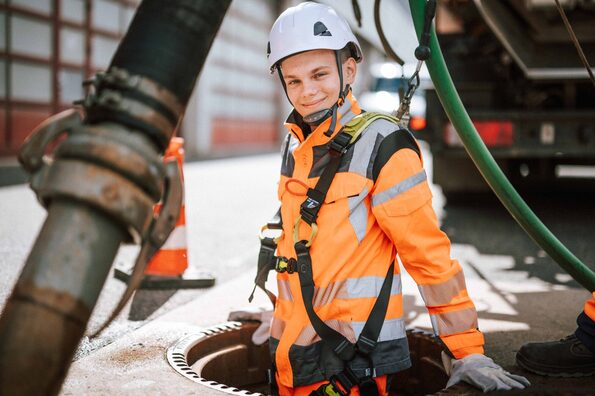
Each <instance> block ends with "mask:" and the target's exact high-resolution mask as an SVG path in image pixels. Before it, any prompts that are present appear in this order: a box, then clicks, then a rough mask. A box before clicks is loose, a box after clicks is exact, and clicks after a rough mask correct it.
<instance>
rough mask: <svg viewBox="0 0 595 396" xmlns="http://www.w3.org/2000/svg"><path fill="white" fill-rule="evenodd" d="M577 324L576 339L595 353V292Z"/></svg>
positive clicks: (577, 319)
mask: <svg viewBox="0 0 595 396" xmlns="http://www.w3.org/2000/svg"><path fill="white" fill-rule="evenodd" d="M576 323H577V324H578V328H577V329H576V332H575V335H576V338H578V339H579V340H580V341H581V342H582V343H583V344H585V346H586V347H587V348H589V350H590V351H591V352H593V353H595V292H593V298H592V299H590V300H589V301H587V302H586V303H585V309H584V311H583V312H581V314H580V315H579V316H578V318H576Z"/></svg>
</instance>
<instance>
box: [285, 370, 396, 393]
mask: <svg viewBox="0 0 595 396" xmlns="http://www.w3.org/2000/svg"><path fill="white" fill-rule="evenodd" d="M374 381H376V385H377V386H378V394H379V395H380V396H388V392H387V391H386V375H382V376H380V377H376V378H374ZM326 383H328V381H321V382H316V383H314V384H310V385H304V386H298V387H297V388H288V387H286V386H284V385H283V384H281V383H280V382H279V379H277V384H278V386H279V396H308V395H310V393H311V392H313V391H315V390H316V389H318V388H320V386H321V385H323V384H326ZM349 396H366V395H361V394H360V392H359V388H358V387H357V386H355V387H353V389H351V393H349Z"/></svg>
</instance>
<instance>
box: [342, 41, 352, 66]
mask: <svg viewBox="0 0 595 396" xmlns="http://www.w3.org/2000/svg"><path fill="white" fill-rule="evenodd" d="M355 52H356V50H355V48H353V44H351V43H347V45H346V46H345V47H343V48H341V49H340V50H339V60H340V61H341V64H343V63H345V61H346V60H347V59H349V58H354V59H355V55H354V54H355Z"/></svg>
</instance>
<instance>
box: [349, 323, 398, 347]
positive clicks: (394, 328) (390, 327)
mask: <svg viewBox="0 0 595 396" xmlns="http://www.w3.org/2000/svg"><path fill="white" fill-rule="evenodd" d="M365 325H366V322H351V326H352V327H353V332H354V333H355V338H356V339H357V338H359V335H360V334H361V333H362V330H363V329H364V326H365ZM405 337H407V334H406V333H405V321H404V320H403V318H397V319H388V320H385V321H384V323H383V324H382V329H381V330H380V336H378V342H380V341H391V340H398V339H399V338H405Z"/></svg>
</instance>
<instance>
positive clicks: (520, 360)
mask: <svg viewBox="0 0 595 396" xmlns="http://www.w3.org/2000/svg"><path fill="white" fill-rule="evenodd" d="M523 360H524V357H523V356H521V355H517V356H516V362H517V364H518V365H519V366H520V367H522V368H524V369H525V370H527V371H530V372H532V373H535V374H539V375H543V376H546V377H561V378H580V377H590V376H592V375H595V368H593V369H587V371H586V372H573V373H568V372H566V373H565V372H550V371H546V370H547V369H546V370H542V369H536V368H535V367H532V366H530V365H528V364H527V363H526V362H525V361H523ZM590 370H592V371H590Z"/></svg>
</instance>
